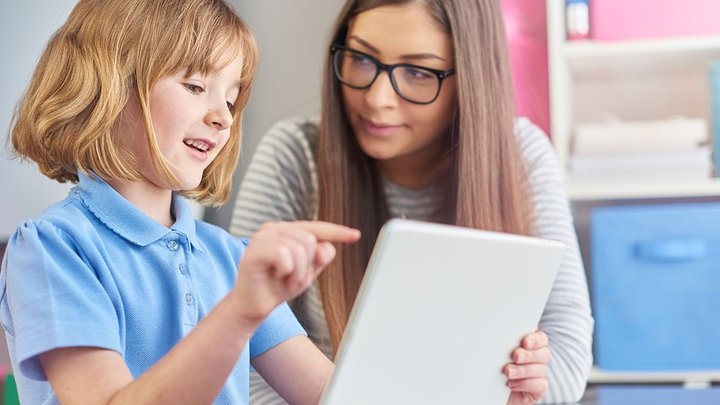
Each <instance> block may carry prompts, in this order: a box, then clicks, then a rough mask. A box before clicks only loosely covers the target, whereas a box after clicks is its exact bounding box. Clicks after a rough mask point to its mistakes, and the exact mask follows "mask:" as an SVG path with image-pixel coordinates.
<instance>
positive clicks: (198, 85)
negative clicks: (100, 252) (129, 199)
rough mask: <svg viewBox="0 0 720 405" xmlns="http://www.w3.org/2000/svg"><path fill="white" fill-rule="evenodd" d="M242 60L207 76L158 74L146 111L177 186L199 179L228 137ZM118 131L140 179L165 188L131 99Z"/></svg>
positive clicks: (194, 183)
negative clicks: (127, 143) (126, 145)
mask: <svg viewBox="0 0 720 405" xmlns="http://www.w3.org/2000/svg"><path fill="white" fill-rule="evenodd" d="M242 62H243V61H242V59H241V58H237V59H234V60H233V61H231V62H230V63H229V64H228V65H227V66H225V67H224V68H222V69H221V70H219V71H217V72H214V73H211V74H208V75H203V74H200V73H196V74H194V75H192V76H190V77H185V75H186V72H185V71H181V72H178V73H176V74H174V75H171V76H168V77H165V78H162V79H160V80H159V81H158V82H157V84H155V86H153V88H152V89H151V90H150V100H149V102H150V115H151V117H152V122H153V126H154V129H155V136H156V139H157V143H158V146H159V148H160V152H161V153H162V154H163V156H164V157H165V158H166V159H167V161H168V162H169V166H170V168H171V169H172V171H173V173H174V174H175V176H176V177H177V179H178V180H179V182H180V187H179V189H180V190H191V189H194V188H196V187H197V186H198V185H199V184H200V181H201V179H202V175H203V171H204V170H205V169H206V168H207V167H208V166H209V165H210V163H212V161H213V160H214V159H215V158H216V157H217V155H218V154H219V153H220V151H221V150H222V148H223V147H224V146H225V144H226V143H227V141H228V138H229V136H230V126H231V125H232V123H233V115H232V110H233V108H234V107H233V104H234V103H235V100H236V99H237V96H238V94H239V91H240V84H239V80H240V75H241V72H242V66H243V63H242ZM121 131H124V135H125V136H127V139H128V140H129V141H130V148H131V149H132V151H131V152H132V153H133V156H135V157H136V158H137V161H138V164H139V165H140V172H141V173H142V175H143V177H144V181H145V182H147V183H149V184H150V185H152V186H155V187H157V188H161V189H169V188H170V185H169V184H166V183H165V182H164V181H163V177H162V176H160V174H159V173H158V171H157V170H156V169H155V166H154V165H153V163H152V158H151V156H150V151H149V148H148V145H147V140H146V135H145V130H144V127H143V125H142V113H141V111H140V106H139V104H138V100H137V99H136V98H133V99H131V100H130V102H128V105H127V106H126V107H125V111H124V120H123V123H122V124H121Z"/></svg>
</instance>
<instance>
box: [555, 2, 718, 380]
mask: <svg viewBox="0 0 720 405" xmlns="http://www.w3.org/2000/svg"><path fill="white" fill-rule="evenodd" d="M564 6H565V0H547V27H548V63H549V81H550V121H551V126H550V132H551V135H552V139H553V143H554V145H555V148H556V150H557V154H558V157H559V159H560V163H561V167H563V168H566V170H567V162H568V160H569V156H570V150H571V149H570V148H571V138H572V133H573V128H574V126H575V125H576V124H578V123H582V122H588V121H593V120H597V119H599V118H602V117H603V116H604V115H612V116H617V117H620V118H622V119H626V120H651V119H661V118H666V117H669V116H687V117H700V118H705V119H706V120H707V122H708V126H710V125H711V119H710V96H709V84H708V76H709V64H710V62H711V61H715V60H720V35H718V36H706V37H697V38H692V37H688V38H669V39H656V40H633V41H617V42H594V41H592V40H583V41H567V40H566V35H565V15H564V13H565V8H564ZM568 196H569V198H570V199H571V201H573V202H591V203H595V202H598V203H605V202H610V201H613V200H648V199H668V198H693V197H720V178H712V179H711V178H709V179H707V180H696V181H654V182H646V181H643V182H640V181H631V180H623V179H619V180H618V181H617V182H572V181H570V182H569V183H568ZM589 382H590V383H680V384H685V385H686V386H706V385H709V384H710V383H712V382H720V370H709V371H702V372H695V371H693V372H672V373H644V372H643V373H635V372H632V373H631V372H608V371H604V370H600V369H597V368H594V369H593V370H592V372H591V375H590V380H589Z"/></svg>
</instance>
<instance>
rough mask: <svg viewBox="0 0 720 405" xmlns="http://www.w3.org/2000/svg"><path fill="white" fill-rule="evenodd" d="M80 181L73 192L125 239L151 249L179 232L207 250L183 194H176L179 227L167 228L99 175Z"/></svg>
mask: <svg viewBox="0 0 720 405" xmlns="http://www.w3.org/2000/svg"><path fill="white" fill-rule="evenodd" d="M78 177H79V179H80V181H79V183H78V185H77V186H75V187H74V188H73V191H74V192H75V193H76V194H77V195H78V196H79V197H80V198H81V199H82V201H83V203H84V204H85V206H86V207H87V208H88V209H89V210H90V211H91V212H92V213H93V214H94V215H95V216H96V217H97V218H98V219H99V220H100V221H101V222H102V223H103V224H105V225H106V226H107V227H108V228H110V229H112V230H113V231H114V232H115V233H117V234H118V235H120V236H121V237H123V238H125V239H127V240H128V241H130V242H132V243H134V244H136V245H139V246H147V245H149V244H151V243H153V242H155V241H157V240H159V239H161V238H163V237H164V236H165V235H167V234H168V233H169V232H171V231H176V232H179V233H182V234H184V235H185V236H186V237H187V238H188V240H189V241H190V243H191V244H192V246H193V248H195V249H197V250H200V251H203V250H204V249H203V248H202V245H201V244H200V242H199V240H198V238H197V233H196V229H195V219H194V218H193V214H192V210H191V209H190V206H189V205H188V203H187V201H186V200H185V198H183V197H182V196H181V195H180V194H178V193H173V194H172V199H173V200H172V209H173V210H174V212H175V223H174V224H173V225H172V227H171V228H167V227H165V226H163V225H162V224H160V223H159V222H157V221H156V220H154V219H152V218H150V217H149V216H148V215H147V214H145V213H144V212H142V211H140V210H139V209H138V208H137V207H136V206H134V205H133V204H132V203H130V201H128V200H127V199H125V197H123V196H122V195H120V194H119V193H118V192H117V191H115V189H114V188H112V187H111V186H110V185H109V184H108V183H107V182H105V180H103V179H101V178H100V177H99V176H97V175H96V174H94V173H92V172H90V176H87V175H85V174H83V173H82V172H78Z"/></svg>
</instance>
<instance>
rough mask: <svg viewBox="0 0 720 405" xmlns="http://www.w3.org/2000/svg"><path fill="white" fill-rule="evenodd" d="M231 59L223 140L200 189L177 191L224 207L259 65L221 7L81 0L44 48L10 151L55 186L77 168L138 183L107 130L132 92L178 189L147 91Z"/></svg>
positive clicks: (240, 27)
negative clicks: (232, 81) (233, 84)
mask: <svg viewBox="0 0 720 405" xmlns="http://www.w3.org/2000/svg"><path fill="white" fill-rule="evenodd" d="M236 57H242V60H243V68H242V77H241V78H240V80H241V88H240V93H239V95H238V98H237V100H236V103H235V106H236V107H235V110H234V112H233V119H234V120H233V124H232V126H231V128H230V131H231V133H230V138H229V140H228V142H227V144H226V145H225V147H224V148H223V150H222V151H221V152H220V154H219V155H218V156H217V158H216V159H215V160H214V161H213V162H212V164H210V166H208V168H207V169H206V170H205V172H204V173H203V178H202V180H201V182H200V184H199V186H198V187H197V188H195V189H194V190H188V191H183V194H184V195H185V196H188V197H191V198H195V199H197V200H198V201H200V202H202V203H204V204H214V205H219V204H222V203H224V202H225V201H227V199H228V197H229V195H230V188H231V183H232V174H233V172H234V169H235V165H236V163H237V160H238V157H239V153H240V141H241V133H242V126H241V125H242V111H243V108H244V106H245V104H246V103H247V99H248V97H249V94H250V85H251V82H252V79H253V76H254V74H255V69H256V67H257V58H258V52H257V48H256V44H255V40H254V38H253V36H252V33H251V32H250V30H249V28H248V27H247V26H246V24H245V23H244V22H243V21H242V20H241V19H240V17H238V15H237V14H235V12H234V11H233V10H232V9H231V8H230V7H229V6H228V5H227V4H226V3H225V2H224V1H222V0H80V1H79V2H78V4H77V6H76V7H75V8H74V9H73V11H72V13H71V14H70V17H68V20H67V22H66V23H65V24H64V25H63V26H62V27H60V29H59V30H58V31H57V32H56V33H55V34H54V35H53V36H52V38H51V39H50V41H49V42H48V44H47V47H46V48H45V51H44V52H43V54H42V56H41V58H40V61H39V63H38V65H37V67H36V69H35V72H34V74H33V77H32V80H31V81H30V85H29V87H28V89H27V92H26V94H25V95H24V96H23V98H22V99H21V100H20V102H19V104H18V107H17V110H16V112H15V116H14V118H13V124H12V129H11V139H12V145H13V148H14V150H15V154H16V155H17V156H20V157H22V158H26V159H31V160H33V161H35V162H36V163H37V164H38V166H39V168H40V171H41V172H42V173H43V174H45V175H46V176H48V177H50V178H51V179H54V180H57V181H59V182H61V183H63V182H66V181H71V182H74V183H76V182H77V181H78V171H82V172H84V173H87V172H88V171H89V170H92V171H93V172H95V173H96V174H97V175H99V176H100V177H103V178H106V179H108V178H110V179H124V180H130V181H132V180H137V179H139V178H140V176H141V175H140V173H139V171H138V168H137V166H136V161H135V158H134V157H133V156H129V155H128V153H127V152H126V151H125V146H124V145H125V143H126V140H125V139H123V138H122V135H123V134H121V133H118V131H116V130H115V128H116V126H117V124H118V119H119V117H120V115H121V113H122V111H123V108H124V107H125V104H126V103H127V102H128V100H129V99H130V97H131V95H133V93H134V94H135V95H136V96H137V98H138V100H139V103H140V108H141V110H142V115H143V119H144V126H145V130H146V133H147V141H148V145H149V148H150V153H151V156H152V157H153V161H154V164H155V166H156V168H157V169H158V172H159V173H161V175H162V176H163V177H164V178H165V180H167V181H168V182H169V183H170V184H172V185H173V186H176V185H178V180H177V178H176V177H175V176H174V175H173V173H172V171H171V168H170V166H171V165H170V163H169V162H168V161H167V160H166V159H165V158H164V157H163V155H162V153H161V152H160V149H159V148H158V144H157V141H156V138H155V132H154V130H153V125H152V118H151V116H150V105H149V99H150V89H151V88H152V87H153V86H154V85H155V84H156V83H157V82H158V80H160V79H162V78H163V77H167V76H169V75H172V74H176V73H177V72H180V71H182V70H183V69H185V68H187V75H188V76H190V75H192V74H195V73H198V72H199V73H201V74H209V73H212V72H214V71H217V70H219V69H222V67H223V66H224V64H227V63H229V62H230V61H232V60H233V59H235V58H236Z"/></svg>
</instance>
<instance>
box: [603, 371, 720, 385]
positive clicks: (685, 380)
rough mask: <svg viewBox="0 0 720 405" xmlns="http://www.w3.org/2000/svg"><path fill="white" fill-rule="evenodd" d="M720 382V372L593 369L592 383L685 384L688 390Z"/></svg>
mask: <svg viewBox="0 0 720 405" xmlns="http://www.w3.org/2000/svg"><path fill="white" fill-rule="evenodd" d="M716 381H720V371H686V372H682V371H677V372H667V373H651V372H646V373H630V372H608V371H602V370H600V369H598V368H593V369H592V371H591V372H590V379H589V382H590V383H594V384H613V383H624V384H630V383H632V384H659V383H660V384H683V385H684V386H686V387H688V388H706V387H708V386H710V385H712V383H713V382H716Z"/></svg>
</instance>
